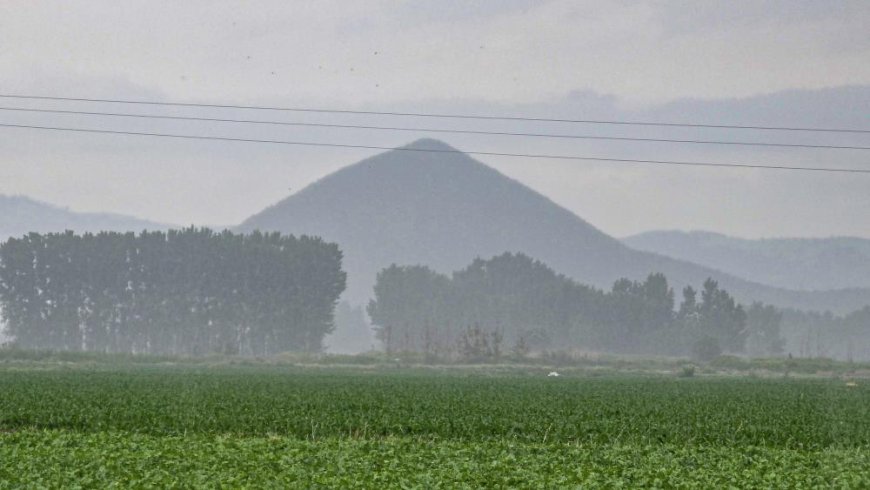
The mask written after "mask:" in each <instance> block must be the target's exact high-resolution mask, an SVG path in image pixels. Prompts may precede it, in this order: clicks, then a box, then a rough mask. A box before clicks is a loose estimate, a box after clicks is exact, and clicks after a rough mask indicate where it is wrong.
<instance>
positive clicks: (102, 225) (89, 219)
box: [0, 195, 169, 242]
mask: <svg viewBox="0 0 870 490" xmlns="http://www.w3.org/2000/svg"><path fill="white" fill-rule="evenodd" d="M168 227H169V226H168V225H165V224H160V223H153V222H151V221H145V220H141V219H138V218H133V217H130V216H123V215H120V214H107V213H77V212H74V211H70V210H69V209H64V208H61V207H58V206H54V205H52V204H47V203H44V202H39V201H35V200H33V199H30V198H28V197H24V196H4V195H0V242H2V241H5V240H6V239H7V238H9V237H12V236H21V235H24V234H25V233H28V232H31V231H36V232H40V233H45V232H52V231H64V230H73V231H76V232H80V233H81V232H86V231H90V232H97V231H142V230H143V229H149V230H158V229H166V228H168Z"/></svg>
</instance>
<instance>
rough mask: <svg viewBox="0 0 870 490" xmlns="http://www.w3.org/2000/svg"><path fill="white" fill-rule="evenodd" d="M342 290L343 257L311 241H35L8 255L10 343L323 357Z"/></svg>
mask: <svg viewBox="0 0 870 490" xmlns="http://www.w3.org/2000/svg"><path fill="white" fill-rule="evenodd" d="M344 285H345V273H344V272H343V271H342V270H341V252H340V251H339V249H338V247H337V246H336V245H335V244H330V243H325V242H323V241H322V240H320V239H319V238H312V237H306V236H302V237H298V238H297V237H293V236H281V235H279V234H277V233H271V234H263V233H259V232H255V233H252V234H250V235H237V234H233V233H230V232H228V231H224V232H223V233H214V232H212V231H211V230H208V229H195V228H188V229H185V230H178V231H175V230H173V231H169V232H142V233H141V234H139V235H135V234H133V233H108V232H103V233H99V234H87V233H86V234H84V235H76V234H73V233H72V232H67V233H49V234H45V235H41V234H38V233H30V234H28V235H25V236H24V237H22V238H12V239H9V240H8V241H7V242H5V243H4V244H3V245H2V247H0V305H2V313H3V319H4V320H5V322H6V329H7V331H6V333H7V334H8V335H10V336H12V337H13V339H14V341H15V343H16V345H18V346H20V347H23V348H39V349H56V350H73V351H75V350H94V351H104V352H140V353H141V352H145V353H167V354H188V355H196V354H205V353H210V352H224V353H241V354H248V355H251V354H257V355H259V354H270V353H274V352H280V351H285V350H306V351H318V350H320V349H321V342H322V339H323V337H324V335H325V334H327V333H328V332H329V331H330V330H331V329H332V319H333V317H332V315H333V308H334V306H335V302H336V300H337V298H338V296H339V295H340V294H341V292H342V291H343V290H344Z"/></svg>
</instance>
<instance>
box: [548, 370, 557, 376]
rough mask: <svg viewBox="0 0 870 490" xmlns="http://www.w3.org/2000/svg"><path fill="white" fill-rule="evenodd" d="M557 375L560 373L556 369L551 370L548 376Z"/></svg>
mask: <svg viewBox="0 0 870 490" xmlns="http://www.w3.org/2000/svg"><path fill="white" fill-rule="evenodd" d="M557 376H559V373H557V372H556V371H550V374H548V375H547V377H557Z"/></svg>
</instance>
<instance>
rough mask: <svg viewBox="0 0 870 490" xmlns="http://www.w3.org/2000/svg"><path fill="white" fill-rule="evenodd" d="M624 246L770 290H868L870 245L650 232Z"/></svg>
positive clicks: (834, 240) (855, 241)
mask: <svg viewBox="0 0 870 490" xmlns="http://www.w3.org/2000/svg"><path fill="white" fill-rule="evenodd" d="M623 242H624V243H626V244H628V245H629V246H631V247H634V248H636V249H639V250H646V251H648V252H654V253H658V254H662V255H667V256H669V257H675V258H681V259H684V260H688V261H691V262H695V263H698V264H702V265H705V266H708V267H712V268H715V269H719V270H722V271H725V272H728V273H730V274H734V275H736V276H739V277H743V278H746V279H749V280H751V281H755V282H759V283H762V284H768V285H771V286H777V287H782V288H790V289H806V290H819V289H837V288H870V240H867V239H862V238H850V237H833V238H812V239H807V238H778V239H764V240H746V239H741V238H733V237H729V236H725V235H721V234H718V233H710V232H705V231H692V232H683V231H651V232H647V233H641V234H639V235H634V236H631V237H628V238H625V239H623Z"/></svg>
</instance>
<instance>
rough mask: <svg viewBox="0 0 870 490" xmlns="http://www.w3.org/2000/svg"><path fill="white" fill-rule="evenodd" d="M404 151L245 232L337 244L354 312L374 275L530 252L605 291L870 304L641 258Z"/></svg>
mask: <svg viewBox="0 0 870 490" xmlns="http://www.w3.org/2000/svg"><path fill="white" fill-rule="evenodd" d="M403 148H404V149H405V150H410V151H388V152H385V153H382V154H379V155H376V156H374V157H371V158H368V159H366V160H363V161H362V162H359V163H357V164H355V165H351V166H349V167H345V168H343V169H341V170H339V171H337V172H335V173H333V174H331V175H329V176H327V177H324V178H323V179H321V180H320V181H318V182H315V183H314V184H312V185H310V186H308V187H306V188H305V189H303V190H301V191H299V192H298V193H296V194H294V195H292V196H290V197H288V198H286V199H284V200H283V201H281V202H279V203H277V204H275V205H274V206H271V207H269V208H267V209H265V210H264V211H262V212H260V213H259V214H256V215H254V216H252V217H250V218H249V219H247V220H246V221H245V222H243V223H242V224H241V225H239V227H238V229H239V230H240V231H251V230H254V229H261V230H272V231H281V232H285V233H295V234H314V235H320V236H322V237H324V238H325V239H327V240H330V241H336V242H337V243H338V244H339V245H340V246H341V247H342V250H343V251H344V253H345V270H346V271H347V272H348V291H347V298H348V299H349V300H350V301H352V302H356V303H360V302H363V301H366V300H367V299H368V298H369V296H370V294H371V288H372V285H373V284H374V280H375V275H376V274H377V272H378V271H379V270H380V269H382V268H383V267H386V266H388V265H390V264H392V263H399V264H417V263H420V264H426V265H428V266H430V267H432V268H434V269H436V270H439V271H442V272H451V271H453V270H457V269H460V268H462V267H464V266H466V265H467V264H468V263H469V262H470V261H471V260H472V259H474V258H475V257H477V256H480V257H491V256H493V255H497V254H500V253H502V252H505V251H513V252H524V253H526V254H528V255H530V256H532V257H534V258H537V259H540V260H542V261H544V262H545V263H547V264H548V265H549V266H551V267H553V268H554V269H555V270H557V271H559V272H561V273H564V274H566V275H568V276H571V277H573V278H575V279H577V280H578V281H581V282H584V283H589V284H594V285H597V286H600V287H608V288H609V287H610V285H611V284H612V282H613V281H614V280H616V279H618V278H620V277H629V278H642V277H644V276H646V275H647V274H649V273H650V272H656V271H660V272H664V273H665V274H666V275H667V276H668V278H669V280H671V282H672V283H673V284H674V285H675V286H676V287H677V288H679V287H682V286H683V285H685V284H694V285H696V286H697V285H699V284H700V283H701V282H703V281H704V279H706V278H707V277H709V276H713V277H715V278H717V279H718V280H720V282H721V283H722V285H723V286H724V287H726V288H728V289H729V290H731V291H732V292H733V293H734V294H735V296H737V297H738V298H740V299H742V300H750V299H759V300H762V301H766V302H769V303H773V304H778V305H782V306H794V307H808V308H820V309H832V310H837V311H846V310H852V309H855V308H857V307H859V306H862V305H864V304H867V303H870V291H862V290H854V291H843V292H832V293H818V294H817V293H802V292H792V291H786V290H780V289H776V288H770V287H766V286H762V285H759V284H754V283H750V282H747V281H743V280H740V279H738V278H736V277H733V276H730V275H727V274H724V273H720V272H717V271H714V270H712V269H708V268H704V267H701V266H697V265H694V264H690V263H687V262H683V261H679V260H674V259H671V258H667V257H664V256H660V255H655V254H651V253H646V252H639V251H636V250H633V249H631V248H629V247H627V246H625V245H624V244H622V243H621V242H619V241H618V240H616V239H614V238H612V237H610V236H608V235H606V234H605V233H603V232H601V231H600V230H598V229H596V228H595V227H593V226H592V225H590V224H589V223H587V222H585V221H583V220H582V219H580V218H579V217H577V216H576V215H575V214H573V213H571V212H570V211H568V210H566V209H564V208H562V207H560V206H558V205H556V204H555V203H553V202H552V201H550V200H549V199H547V198H546V197H544V196H543V195H541V194H539V193H537V192H535V191H533V190H531V189H529V188H528V187H526V186H524V185H522V184H520V183H519V182H516V181H514V180H512V179H510V178H508V177H505V176H504V175H502V174H500V173H499V172H497V171H496V170H494V169H492V168H490V167H487V166H486V165H484V164H482V163H480V162H477V161H475V160H473V159H472V158H470V157H468V156H467V155H465V154H462V153H445V152H450V151H455V150H454V149H453V148H452V147H450V146H448V145H446V144H444V143H442V142H440V141H435V140H428V139H427V140H419V141H417V142H414V143H412V144H411V145H408V146H406V147H403ZM432 150H434V151H432Z"/></svg>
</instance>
